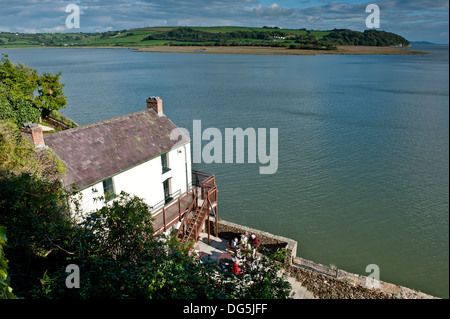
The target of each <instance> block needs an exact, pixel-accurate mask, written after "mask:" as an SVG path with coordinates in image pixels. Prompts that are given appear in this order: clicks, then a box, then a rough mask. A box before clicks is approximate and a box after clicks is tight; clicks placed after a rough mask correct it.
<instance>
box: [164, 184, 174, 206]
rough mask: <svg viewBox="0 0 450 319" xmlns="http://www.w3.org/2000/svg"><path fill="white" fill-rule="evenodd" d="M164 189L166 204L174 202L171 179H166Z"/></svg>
mask: <svg viewBox="0 0 450 319" xmlns="http://www.w3.org/2000/svg"><path fill="white" fill-rule="evenodd" d="M163 188H164V203H165V204H167V203H168V202H170V201H172V200H173V197H172V194H171V192H170V178H168V179H166V180H165V181H164V182H163Z"/></svg>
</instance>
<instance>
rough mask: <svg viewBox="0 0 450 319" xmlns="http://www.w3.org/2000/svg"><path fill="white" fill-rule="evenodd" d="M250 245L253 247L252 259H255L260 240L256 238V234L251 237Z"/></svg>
mask: <svg viewBox="0 0 450 319" xmlns="http://www.w3.org/2000/svg"><path fill="white" fill-rule="evenodd" d="M250 244H251V245H252V257H255V255H256V251H257V250H258V247H259V239H258V238H257V237H256V236H255V234H252V235H251V236H250Z"/></svg>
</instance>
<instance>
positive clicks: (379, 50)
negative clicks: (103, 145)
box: [0, 45, 429, 55]
mask: <svg viewBox="0 0 450 319" xmlns="http://www.w3.org/2000/svg"><path fill="white" fill-rule="evenodd" d="M0 49H5V50H20V49H131V50H134V51H135V52H152V53H190V54H195V53H196V54H244V55H332V54H334V55H424V54H429V52H425V51H416V50H412V49H411V48H410V47H377V46H351V45H348V46H338V47H337V50H308V49H289V48H286V47H265V46H217V47H216V46H145V47H137V46H65V47H60V46H57V47H42V46H40V47H34V46H29V47H15V48H14V47H13V48H7V47H0Z"/></svg>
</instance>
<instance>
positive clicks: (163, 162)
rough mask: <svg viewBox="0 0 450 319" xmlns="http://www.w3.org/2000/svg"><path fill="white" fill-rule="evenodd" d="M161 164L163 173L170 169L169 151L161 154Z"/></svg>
mask: <svg viewBox="0 0 450 319" xmlns="http://www.w3.org/2000/svg"><path fill="white" fill-rule="evenodd" d="M161 165H162V173H163V174H164V173H167V172H168V171H170V168H169V161H168V158H167V153H164V154H162V155H161Z"/></svg>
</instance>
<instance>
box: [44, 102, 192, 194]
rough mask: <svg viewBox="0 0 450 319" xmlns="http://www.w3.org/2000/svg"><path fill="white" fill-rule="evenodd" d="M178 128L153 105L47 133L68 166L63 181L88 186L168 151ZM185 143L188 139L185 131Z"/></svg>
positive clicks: (45, 138) (52, 144)
mask: <svg viewBox="0 0 450 319" xmlns="http://www.w3.org/2000/svg"><path fill="white" fill-rule="evenodd" d="M175 128H177V126H176V125H175V124H173V123H172V122H171V121H170V120H169V119H168V118H167V117H166V116H164V115H163V116H158V115H157V114H156V112H155V111H154V110H153V109H146V110H144V111H140V112H136V113H132V114H128V115H124V116H120V117H116V118H113V119H109V120H106V121H102V122H97V123H93V124H89V125H85V126H80V127H76V128H72V129H68V130H65V131H61V132H57V133H51V134H47V135H44V141H45V145H46V146H48V147H50V148H52V149H53V150H54V151H55V153H56V154H57V155H58V156H59V157H60V158H61V160H62V161H63V163H64V164H65V166H66V168H67V173H66V176H65V177H64V185H65V187H66V188H67V189H70V188H71V187H72V185H73V184H75V186H76V187H77V188H78V189H83V188H86V187H88V186H90V185H92V184H94V183H97V182H100V181H102V180H104V179H105V178H108V177H110V176H113V175H116V174H117V173H119V172H121V171H124V170H126V169H129V168H131V167H133V166H135V165H138V164H141V163H143V162H146V161H148V160H150V159H152V158H154V157H156V156H158V155H160V154H163V153H165V152H167V151H169V150H170V149H171V148H172V147H173V146H174V145H175V144H176V143H178V142H179V139H178V140H174V141H172V140H171V139H170V133H171V132H172V130H173V129H175ZM182 140H183V143H187V142H189V138H188V137H187V136H186V135H184V136H183V139H182Z"/></svg>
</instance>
